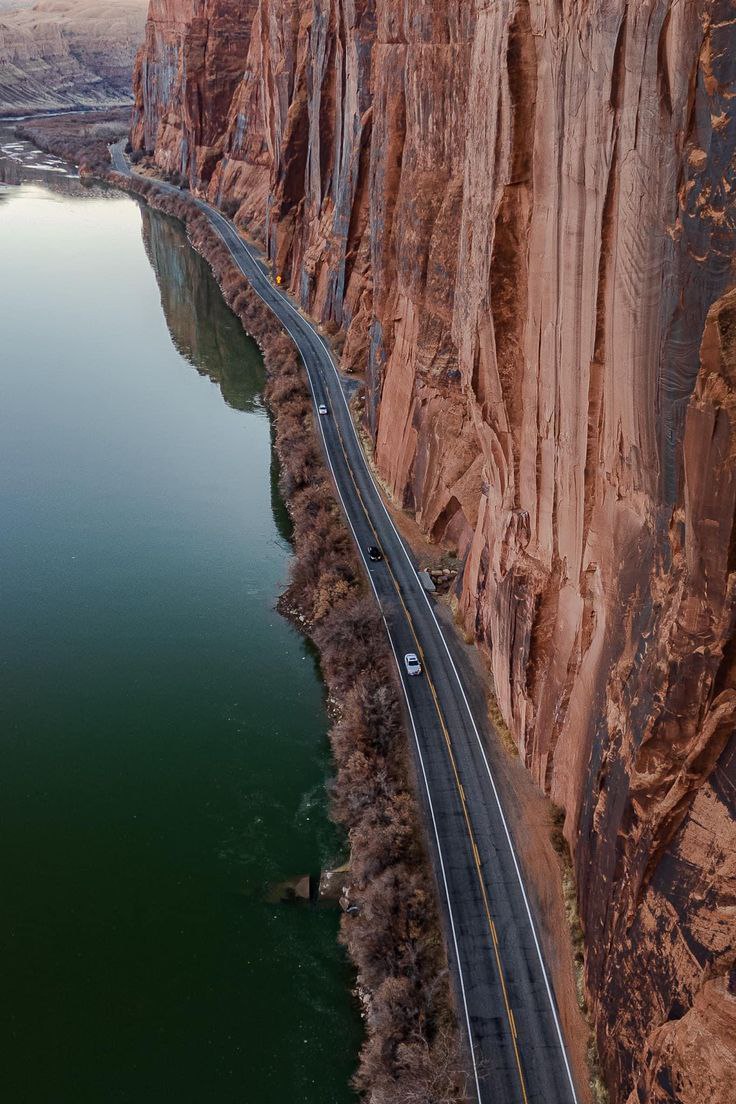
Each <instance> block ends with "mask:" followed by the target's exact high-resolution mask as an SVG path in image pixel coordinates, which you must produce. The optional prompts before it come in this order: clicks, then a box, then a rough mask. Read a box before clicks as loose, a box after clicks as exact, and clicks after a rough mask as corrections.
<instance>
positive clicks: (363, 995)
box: [36, 139, 466, 1104]
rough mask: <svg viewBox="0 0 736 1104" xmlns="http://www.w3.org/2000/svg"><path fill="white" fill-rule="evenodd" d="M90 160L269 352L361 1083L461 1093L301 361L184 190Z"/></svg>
mask: <svg viewBox="0 0 736 1104" xmlns="http://www.w3.org/2000/svg"><path fill="white" fill-rule="evenodd" d="M36 140H37V139H36ZM81 160H82V164H83V166H84V165H85V164H88V165H90V166H93V167H90V168H88V169H84V168H83V171H85V172H87V173H89V174H91V173H94V175H97V176H100V177H103V178H105V179H107V180H109V181H110V182H111V183H114V184H115V185H116V186H117V187H120V188H122V189H123V190H125V191H128V192H130V193H132V194H136V195H138V196H139V197H141V198H142V199H144V200H145V201H146V202H148V203H149V204H150V205H151V206H152V207H154V208H156V209H157V210H161V211H163V212H164V213H166V214H169V215H172V216H175V217H177V218H179V219H181V220H182V221H183V222H184V224H185V226H186V228H187V233H188V236H189V239H190V241H191V243H192V245H193V246H194V248H195V249H197V250H198V251H199V252H200V253H201V254H202V255H203V256H204V257H205V259H206V260H207V261H208V263H209V264H210V266H211V268H212V270H213V273H214V275H215V278H216V279H217V281H218V283H219V285H220V287H221V289H222V292H223V295H224V297H225V300H226V302H227V303H228V305H229V306H230V307H231V309H232V310H233V312H234V313H235V314H236V316H237V317H238V318H239V319H240V321H241V323H242V325H243V327H244V328H245V330H246V331H247V332H248V333H249V334H251V335H252V336H253V337H254V338H255V339H256V340H257V341H258V343H259V345H260V347H261V349H262V351H263V356H264V361H265V364H266V368H267V373H268V382H267V387H266V399H267V402H268V405H269V407H270V410H271V412H272V415H273V420H274V431H275V448H276V453H277V455H278V458H279V461H280V487H281V491H282V494H283V496H284V499H285V501H286V503H287V506H288V509H289V513H290V515H291V518H292V522H293V530H294V533H293V536H294V561H293V566H292V570H291V575H290V580H289V584H288V587H287V589H286V591H285V593H284V594H283V596H282V598H281V600H280V603H279V607H280V610H281V612H282V613H283V614H284V615H285V616H288V617H289V618H290V619H291V620H292V621H293V622H294V623H295V624H296V625H297V626H298V627H299V628H300V629H301V631H303V632H304V633H306V634H307V635H309V636H310V637H311V639H312V640H313V641H314V643H315V645H316V646H317V648H318V650H319V653H320V657H321V664H322V671H323V675H324V678H325V682H326V685H327V689H328V693H329V699H330V704H331V712H332V717H333V724H332V728H331V732H330V740H331V745H332V750H333V756H334V764H335V777H334V780H333V782H332V811H333V816H334V818H335V820H336V821H337V822H339V823H340V824H341V825H342V826H343V827H344V829H345V830H346V832H347V835H348V839H349V843H350V856H351V858H350V867H349V871H348V872H347V873H346V874H345V881H344V894H343V895H344V898H345V899H346V905H347V906H348V909H349V911H348V909H346V911H345V912H344V914H343V917H342V921H341V938H342V941H343V943H344V945H345V946H346V948H347V950H348V953H349V955H350V957H351V959H352V961H353V963H354V964H355V967H356V970H357V975H358V985H357V993H358V996H359V999H360V1001H361V1004H362V1007H363V1013H364V1021H365V1027H366V1040H365V1043H364V1046H363V1048H362V1051H361V1054H360V1059H359V1066H358V1070H357V1073H356V1075H355V1085H356V1088H357V1089H358V1090H359V1091H360V1092H362V1093H364V1094H365V1097H366V1099H367V1100H369V1101H370V1102H371V1104H410V1102H416V1101H422V1102H423V1104H452V1102H460V1101H462V1100H464V1099H465V1095H466V1091H465V1080H466V1078H465V1057H464V1054H463V1047H462V1044H461V1041H460V1035H459V1032H458V1028H457V1022H456V1016H455V1012H454V1008H453V1000H452V994H451V989H450V983H449V971H448V967H447V960H446V956H445V949H444V942H443V939H442V933H441V925H440V919H439V914H438V910H437V903H436V890H435V884H434V881H433V875H432V873H431V867H430V863H429V860H428V856H427V854H426V852H425V847H424V841H423V837H422V831H421V818H420V814H419V809H418V806H417V802H416V798H415V796H414V793H413V788H414V782H413V779H412V768H411V762H410V758H409V753H408V738H407V734H406V731H405V728H404V719H403V715H402V709H401V704H400V697H399V686H398V681H397V677H396V674H395V670H394V662H393V659H392V657H391V656H390V652H389V648H388V642H387V640H386V637H385V633H384V629H383V624H382V621H381V618H380V615H379V613H378V610H377V608H376V606H375V603H374V601H373V598H372V596H371V594H370V592H369V589H368V587H367V585H366V581H365V578H364V576H363V574H362V572H361V569H360V567H359V565H358V561H357V557H356V554H355V550H354V548H353V545H352V541H351V537H350V535H349V532H348V530H347V527H346V524H345V521H344V519H343V516H342V513H341V511H340V508H339V506H338V503H337V500H336V497H335V493H334V490H333V485H332V481H331V478H330V476H329V474H328V472H327V468H326V466H325V462H324V458H323V455H322V451H321V448H320V446H319V443H318V438H317V434H316V427H315V424H314V420H313V411H312V403H311V399H310V394H309V389H308V385H307V379H306V374H305V371H304V368H303V366H302V364H301V360H300V358H299V356H298V354H297V352H296V349H295V347H294V345H293V344H292V341H291V339H290V338H289V337H288V336H287V335H286V334H285V333H284V332H283V330H282V329H281V326H280V324H279V323H278V321H277V320H276V319H275V318H274V317H273V316H272V315H271V313H270V312H269V311H268V309H267V308H266V307H265V306H264V304H263V303H262V302H261V300H260V299H259V298H258V297H257V295H256V294H255V293H254V292H253V291H252V290H251V288H250V286H249V285H248V283H247V282H246V280H245V278H244V277H243V276H242V274H241V273H240V271H239V269H238V268H237V266H236V265H235V264H234V262H233V260H232V257H231V255H230V253H229V251H228V250H227V248H226V246H225V245H224V244H223V242H222V241H221V240H220V238H219V237H218V236H217V235H216V234H215V232H214V231H213V229H212V227H211V224H210V222H209V220H208V219H207V217H206V216H205V215H204V214H203V213H202V212H201V211H200V210H198V209H197V208H196V206H195V205H194V204H193V202H192V201H191V200H190V199H189V198H188V197H186V196H184V195H182V196H172V195H167V194H163V193H161V192H160V191H159V190H158V189H157V187H156V184H155V182H154V181H150V182H149V181H147V180H142V179H140V178H138V177H136V178H126V177H121V176H119V175H117V174H115V173H112V172H111V171H110V166H109V160H108V161H107V163H106V164H102V162H101V161H100V160H98V158H97V154H95V159H94V161H91V160H90V161H86V160H85V159H84V158H82V159H81Z"/></svg>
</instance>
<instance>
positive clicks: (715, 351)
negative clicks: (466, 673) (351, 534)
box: [133, 0, 736, 1104]
mask: <svg viewBox="0 0 736 1104" xmlns="http://www.w3.org/2000/svg"><path fill="white" fill-rule="evenodd" d="M735 82H736V4H735V3H734V2H733V0H688V2H685V3H683V2H677V0H636V2H634V0H631V2H626V0H585V2H584V0H564V2H559V0H493V2H491V0H474V2H473V0H239V2H238V0H151V7H150V13H149V21H148V27H147V34H146V44H145V48H144V49H143V51H142V52H141V54H140V55H139V59H138V63H137V70H136V78H135V94H136V108H135V114H134V130H133V139H134V144H135V145H136V146H138V147H139V148H142V147H146V148H150V149H154V150H155V155H156V158H157V160H158V162H159V164H160V165H161V166H162V167H164V168H166V169H170V170H176V171H183V172H185V173H187V174H188V175H189V177H190V180H191V182H192V185H193V187H194V188H195V189H197V190H198V191H199V192H200V193H202V194H204V195H207V196H208V197H209V198H210V199H211V200H214V201H217V202H220V203H222V204H223V205H224V206H225V207H226V208H227V209H229V210H230V211H232V212H235V211H236V210H237V211H238V218H239V219H240V220H242V221H243V222H244V223H246V224H247V225H248V227H249V228H250V230H251V232H252V233H254V234H256V235H257V236H258V237H260V239H261V240H262V241H263V242H264V243H265V244H266V245H267V248H268V252H269V254H270V255H271V257H272V258H273V259H274V261H275V263H276V267H277V269H278V270H279V271H280V272H282V273H283V274H284V277H285V279H286V280H287V281H288V283H289V284H290V286H291V288H292V290H293V291H294V293H295V294H296V295H297V296H298V298H299V299H300V300H301V302H302V303H303V304H304V306H305V307H307V308H308V309H309V310H310V311H311V312H312V313H313V314H315V315H316V316H317V317H318V318H319V319H320V320H322V321H323V322H324V323H326V324H328V325H329V326H331V327H332V328H333V329H334V332H338V330H340V329H341V330H342V331H344V347H343V353H342V356H343V362H344V365H345V367H346V368H348V369H351V370H359V371H361V372H363V371H365V373H366V379H367V393H368V402H367V418H368V423H369V427H370V431H371V433H372V435H373V438H374V442H375V457H376V463H377V465H378V468H379V469H380V472H381V475H382V477H383V479H384V480H385V482H386V484H387V485H388V487H389V488H390V490H391V492H392V494H393V495H394V497H395V498H396V500H397V501H398V502H400V503H401V504H402V505H403V506H404V507H405V508H407V509H409V510H411V511H413V512H414V513H415V515H416V518H417V520H418V522H419V524H420V525H421V527H422V528H423V530H424V531H425V532H426V533H427V534H428V535H429V536H430V537H431V538H432V539H434V540H436V541H438V542H443V543H445V544H447V545H449V546H451V547H453V548H455V549H457V551H458V553H459V555H460V556H462V557H463V558H464V559H465V568H464V571H463V573H462V578H461V582H460V584H459V587H458V594H457V598H458V603H459V609H460V612H461V615H462V618H463V621H464V623H465V625H466V627H467V629H468V630H470V631H471V632H472V633H473V634H474V635H475V637H476V638H477V640H478V641H479V643H480V645H481V646H482V647H483V648H484V649H486V650H487V652H488V655H489V656H490V661H491V664H492V669H493V675H494V679H495V685H496V692H497V696H498V700H499V704H500V707H501V710H502V712H503V715H504V717H505V719H506V721H507V723H508V725H509V728H510V729H511V731H512V733H513V735H514V738H515V740H516V742H517V744H518V747H519V751H520V754H521V756H522V758H523V760H524V762H525V763H526V765H527V767H528V769H529V771H530V772H531V773H532V775H533V776H534V778H535V779H536V781H537V782H538V783H539V785H540V786H541V787H542V788H543V789H544V790H545V791H546V792H547V793H548V794H549V795H550V796H551V797H552V799H553V800H554V801H555V802H557V803H558V804H559V805H561V806H563V807H564V809H565V812H566V819H565V833H566V835H567V837H568V839H569V841H570V844H571V847H572V851H573V855H574V861H575V866H576V871H577V877H578V887H579V895H580V909H581V915H582V920H583V924H584V929H585V944H586V982H587V988H588V992H589V996H590V1001H591V1004H592V1008H593V1012H594V1017H595V1022H596V1026H597V1033H598V1041H599V1047H600V1051H601V1055H602V1059H603V1063H604V1066H605V1069H606V1074H607V1078H608V1081H609V1083H610V1086H611V1089H612V1096H613V1099H614V1100H615V1101H618V1102H624V1101H626V1102H628V1104H635V1102H644V1101H647V1102H649V1101H669V1100H678V1101H684V1102H688V1104H689V1102H693V1104H695V1102H697V1104H705V1102H706V1101H718V1102H721V1104H728V1102H733V1101H734V1100H736V972H735V971H734V934H735V930H736V821H735V819H734V795H735V793H736V738H735V737H734V720H735V718H736V634H735V632H734V629H735V621H734V618H735V610H736V604H735V597H736V537H735V535H734V519H735V518H736V465H735V463H734V461H735V459H736V292H735V291H734V290H733V288H734V285H736V273H735V270H734V256H735V247H736V83H735Z"/></svg>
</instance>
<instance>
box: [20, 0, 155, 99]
mask: <svg viewBox="0 0 736 1104" xmlns="http://www.w3.org/2000/svg"><path fill="white" fill-rule="evenodd" d="M8 9H9V10H8ZM145 15H146V3H145V0H100V2H98V0H39V2H38V3H35V4H33V6H30V5H28V4H25V3H23V2H22V0H21V2H19V3H16V2H15V0H13V3H8V4H4V5H3V6H2V9H1V11H0V113H2V112H7V113H12V114H16V115H17V114H29V113H32V112H36V111H53V110H61V109H64V108H70V107H72V108H76V107H110V106H113V105H117V104H122V103H126V102H128V101H130V99H131V69H132V66H133V61H134V58H135V55H136V51H137V49H138V47H139V46H140V43H141V41H142V39H143V30H144V24H145Z"/></svg>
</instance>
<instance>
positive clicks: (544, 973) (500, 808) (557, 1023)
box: [217, 212, 578, 1104]
mask: <svg viewBox="0 0 736 1104" xmlns="http://www.w3.org/2000/svg"><path fill="white" fill-rule="evenodd" d="M217 214H218V215H219V212H217ZM221 217H222V216H221ZM236 233H237V231H236ZM238 240H239V241H242V240H243V239H242V238H240V236H238ZM243 246H244V248H245V250H246V252H247V253H248V254H249V255H250V257H251V260H252V261H253V263H254V264H258V261H257V259H256V258H255V257H253V255H252V254H251V253H250V249H249V248H248V245H247V244H246V243H245V242H243ZM242 271H243V270H242V269H241V272H242ZM244 275H245V273H244ZM246 278H247V277H246ZM251 287H252V285H251ZM253 290H254V291H255V288H254V289H253ZM275 290H276V289H275ZM256 294H258V292H256ZM277 294H279V295H280V297H281V301H282V302H283V303H285V304H286V305H287V306H288V307H289V309H290V310H291V311H292V313H293V314H294V315H295V316H296V317H297V318H298V319H299V321H300V322H302V323H304V324H305V325H307V326H310V328H311V330H312V333H313V334H314V335H315V336H316V337H317V339H318V340H319V341H320V343H321V344H322V346H323V348H324V350H325V352H326V354H327V358H328V360H329V362H330V365H331V366H332V370H333V372H334V374H335V377H336V380H337V387H338V391H339V392H340V396H341V398H342V401H343V403H344V405H345V410H346V414H347V419H348V422H349V424H350V427H351V430H352V432H353V435H354V436H355V438H356V440H357V434H356V432H355V426H354V424H353V419H352V417H351V414H350V408H349V406H348V403H347V399H346V397H345V392H344V390H343V387H342V383H341V381H340V377H339V375H338V371H337V367H336V366H335V362H334V360H333V358H332V354H331V352H330V349H329V347H328V345H327V342H326V341H325V339H324V338H323V336H322V334H321V333H320V332H319V330H317V329H316V328H315V327H314V326H312V325H311V323H309V322H308V320H307V319H305V318H304V317H303V315H301V314H300V313H299V311H298V310H297V309H296V308H295V307H294V306H293V305H292V303H291V302H290V301H289V299H288V298H287V297H286V293H285V292H280V291H279V292H277ZM259 298H261V299H262V296H259ZM263 302H264V303H265V302H266V301H265V299H264V300H263ZM266 305H267V306H268V304H267V303H266ZM273 313H275V312H273ZM277 317H278V316H277ZM320 428H321V427H320ZM358 451H359V453H360V456H361V458H362V461H363V464H364V466H365V469H366V472H367V474H368V477H369V478H370V480H371V482H372V484H373V486H374V488H375V490H376V497H377V498H378V501H379V502H380V504H381V507H382V509H383V512H384V514H385V515H386V517H387V519H388V522H389V524H390V526H391V528H392V529H393V531H394V534H395V536H396V538H397V540H398V542H399V544H400V546H401V549H402V551H403V553H404V556H405V557H406V560H407V563H408V564H409V567H410V568H411V570H412V573H413V575H415V576H416V569H415V567H414V564H413V563H412V562H411V557H410V556H409V553H408V551H407V549H406V545H405V544H404V541H403V539H402V537H401V535H400V534H399V532H398V530H397V528H396V526H395V524H394V521H393V518H392V517H391V515H390V513H389V512H388V509H387V508H386V504H385V502H384V501H383V496H382V495H381V492H380V490H379V489H378V488H377V487H376V482H375V479H374V477H373V474H372V472H371V471H370V469H369V467H368V465H367V463H366V461H365V455H364V453H363V449H362V448H361V447H360V442H359V441H358ZM343 508H344V504H343ZM419 590H420V591H421V594H422V597H423V598H424V601H425V602H426V605H427V609H428V610H429V612H430V614H431V615H432V620H433V621H434V623H435V627H436V628H437V631H438V633H439V635H440V638H441V640H442V643H443V645H444V648H445V651H446V653H447V658H448V659H449V661H450V666H451V667H452V671H453V674H454V675H455V679H456V681H457V684H458V687H459V689H460V693H461V694H462V698H463V702H464V703H465V708H466V710H467V713H468V717H469V718H470V723H471V724H472V726H473V731H474V733H475V738H476V740H477V742H478V747H479V748H480V752H481V755H482V757H483V763H484V765H485V768H486V772H487V774H488V778H489V781H490V783H491V788H492V790H493V796H494V799H495V802H496V806H497V808H498V811H499V814H500V816H501V823H502V824H503V829H504V833H505V835H506V839H507V842H508V845H509V850H510V851H511V858H512V860H513V863H514V869H515V871H516V877H517V878H518V881H519V888H520V889H521V894H522V897H523V900H524V907H525V909H526V914H527V918H528V920H529V926H530V928H531V932H532V938H533V939H534V946H535V948H536V951H537V957H538V959H539V965H540V967H541V970H542V977H543V979H544V986H545V989H546V992H547V998H548V1000H549V1005H550V1009H551V1011H552V1017H553V1020H554V1024H555V1029H556V1032H557V1038H558V1040H559V1043H560V1049H561V1051H562V1060H563V1062H564V1063H565V1072H566V1073H567V1079H568V1082H569V1084H570V1090H571V1092H572V1097H573V1100H574V1101H575V1104H577V1099H578V1098H577V1093H576V1091H575V1082H574V1080H573V1076H572V1070H571V1069H570V1063H569V1060H568V1057H567V1050H566V1047H565V1040H564V1036H563V1034H562V1027H561V1025H560V1021H559V1017H558V1014H557V1008H556V1005H555V999H554V994H553V992H552V987H551V985H550V981H549V977H548V976H547V969H546V967H545V964H544V956H543V955H542V948H541V946H540V943H539V938H538V936H537V931H536V927H535V924H534V918H533V916H532V910H531V905H530V903H529V898H528V897H527V893H526V889H525V887H524V880H523V878H522V875H521V869H520V867H519V862H518V859H517V857H516V851H515V849H514V844H513V841H512V839H511V832H510V831H509V826H508V823H507V821H506V816H505V814H504V811H503V806H502V805H501V799H500V797H499V793H498V789H497V787H496V782H495V779H494V777H493V773H492V772H491V768H490V764H489V762H488V758H487V756H486V751H485V748H484V747H483V741H482V739H481V736H480V733H479V731H478V727H477V725H476V723H475V718H474V717H473V712H472V710H471V708H470V703H469V702H468V699H467V696H466V693H465V688H464V687H463V684H462V680H461V678H460V674H459V672H458V670H457V667H456V666H455V660H454V659H453V658H452V653H451V652H450V649H449V646H448V644H447V640H446V639H445V634H444V632H443V631H442V628H441V626H440V624H439V621H438V620H437V616H436V614H435V611H434V609H433V608H432V605H431V603H430V601H429V598H428V597H427V594H426V592H425V590H424V588H423V587H421V586H419ZM392 646H393V645H392ZM402 685H403V682H402Z"/></svg>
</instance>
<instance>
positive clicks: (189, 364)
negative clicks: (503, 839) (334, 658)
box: [0, 129, 360, 1104]
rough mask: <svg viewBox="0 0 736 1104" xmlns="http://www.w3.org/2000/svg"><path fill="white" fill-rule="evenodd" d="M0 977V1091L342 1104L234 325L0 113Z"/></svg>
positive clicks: (342, 1014) (262, 502) (344, 1034)
mask: <svg viewBox="0 0 736 1104" xmlns="http://www.w3.org/2000/svg"><path fill="white" fill-rule="evenodd" d="M0 150H1V151H2V156H1V157H0V180H5V181H6V182H7V181H10V183H9V184H5V185H3V184H0V256H1V257H2V265H0V624H1V625H2V629H1V632H0V702H2V706H1V708H2V715H3V724H2V741H3V752H2V770H1V771H0V812H1V815H2V830H1V831H0V879H1V882H2V899H1V903H0V963H1V965H0V970H1V977H2V1002H1V1007H0V1017H1V1018H2V1025H1V1027H0V1034H1V1037H2V1040H3V1041H2V1044H1V1045H0V1046H1V1050H2V1074H1V1075H0V1081H1V1083H2V1093H3V1098H4V1099H5V1100H8V1101H12V1102H13V1104H107V1102H116V1101H131V1102H133V1101H134V1102H135V1104H148V1102H150V1104H153V1102H156V1104H159V1102H160V1101H161V1100H166V1101H175V1102H176V1104H195V1102H196V1104H204V1102H205V1101H206V1102H207V1104H283V1102H284V1101H289V1102H290V1104H348V1102H350V1101H353V1100H354V1099H355V1097H354V1095H353V1093H352V1092H351V1090H350V1089H349V1087H348V1082H349V1078H350V1075H351V1072H352V1070H353V1069H354V1066H355V1062H356V1053H357V1049H358V1045H359V1039H360V1020H359V1016H358V1014H357V1010H356V1007H355V1002H354V1000H353V997H352V996H351V993H350V988H351V985H352V975H351V972H350V970H349V967H348V965H347V963H346V961H345V958H344V955H343V952H342V950H341V948H340V947H339V944H338V942H337V929H338V914H337V911H336V910H335V909H331V908H324V907H317V906H315V905H308V904H289V903H273V902H272V901H271V900H270V899H269V896H270V894H269V889H270V887H271V886H272V885H273V884H274V883H276V882H279V881H281V880H282V879H287V878H290V877H293V876H297V875H301V874H304V873H312V874H314V873H316V872H318V871H319V869H320V868H321V867H322V866H324V865H325V864H327V863H329V862H331V861H334V860H335V859H336V858H339V857H341V856H342V854H343V850H344V841H342V840H341V839H340V837H339V836H338V835H337V833H336V832H335V830H334V829H333V828H332V826H331V825H330V823H329V820H328V817H327V809H326V796H325V795H326V790H325V782H326V778H327V776H328V774H329V751H328V746H327V739H326V731H327V724H328V720H327V715H326V711H325V701H324V688H323V686H322V683H321V682H320V678H319V673H318V670H317V666H316V662H315V658H314V656H313V654H312V653H311V652H310V650H309V647H308V646H307V644H306V643H305V641H304V640H303V639H302V638H301V637H300V636H299V635H298V634H297V633H296V632H295V631H294V630H293V629H292V628H291V626H290V625H289V624H287V623H286V622H285V621H284V620H283V619H282V618H281V617H280V616H279V615H278V614H277V613H276V611H275V601H276V598H277V596H278V593H279V591H280V589H281V588H282V587H283V585H284V582H285V579H286V576H287V572H288V567H289V559H290V556H291V549H290V545H289V527H288V518H287V515H286V513H285V510H284V506H283V503H282V502H281V500H280V498H279V494H278V490H277V487H276V476H277V472H276V470H275V462H274V457H273V452H272V447H271V427H270V423H269V419H268V416H267V412H266V410H265V409H264V406H263V401H262V398H261V393H262V388H263V383H264V371H263V364H262V361H261V357H260V354H259V351H258V349H257V347H256V346H255V345H254V344H253V342H251V341H250V340H249V339H248V338H247V337H246V336H245V335H244V334H243V332H242V330H241V328H240V326H239V324H238V323H237V322H236V320H235V319H234V317H233V316H232V315H231V314H230V312H229V311H228V310H227V308H226V307H225V305H224V303H223V301H222V299H221V297H220V294H219V291H218V289H217V287H216V285H215V283H214V281H213V280H212V278H211V276H210V274H209V270H208V269H207V267H206V265H205V264H204V262H203V261H202V260H201V259H200V258H199V257H198V256H197V255H196V254H195V253H194V252H193V251H192V250H191V249H190V247H189V246H188V244H187V242H186V239H185V237H184V235H183V233H182V230H181V229H180V227H179V225H178V224H177V223H175V222H174V221H172V220H170V219H167V218H165V217H163V216H161V215H158V214H156V213H152V212H149V211H148V210H147V209H141V207H140V206H139V205H138V204H137V203H136V202H135V201H134V200H132V199H130V198H129V197H126V196H122V195H120V194H119V193H116V192H114V191H111V190H107V189H104V188H101V187H99V188H97V187H96V188H85V187H83V186H82V185H80V183H79V182H78V181H77V180H75V179H73V177H72V176H70V175H69V174H68V172H67V171H66V170H65V167H64V166H63V165H62V164H61V163H60V162H58V161H56V159H53V158H46V157H39V156H37V155H34V154H32V152H31V151H30V148H29V147H28V146H27V145H26V144H24V143H16V142H15V141H14V140H13V138H12V132H11V131H10V130H8V129H5V130H2V131H0Z"/></svg>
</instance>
